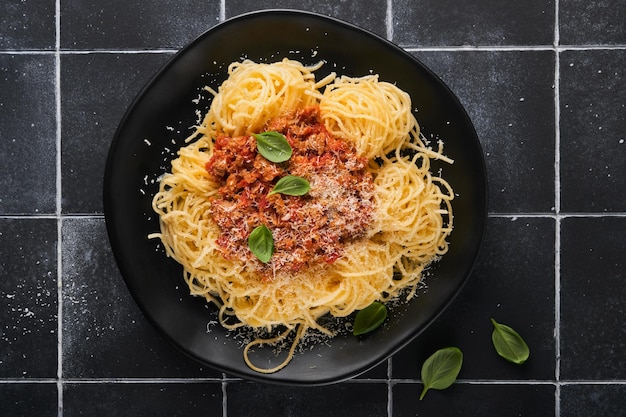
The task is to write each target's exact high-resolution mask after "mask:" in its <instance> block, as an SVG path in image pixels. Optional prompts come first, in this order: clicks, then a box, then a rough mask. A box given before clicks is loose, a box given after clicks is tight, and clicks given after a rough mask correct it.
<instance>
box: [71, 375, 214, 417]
mask: <svg viewBox="0 0 626 417" xmlns="http://www.w3.org/2000/svg"><path fill="white" fill-rule="evenodd" d="M85 399H88V400H87V401H86V400H85ZM63 405H64V407H63V415H64V416H65V417H75V416H89V417H110V416H129V417H130V416H171V417H190V416H191V417H193V416H211V415H221V414H219V411H220V410H221V408H222V390H221V388H220V385H219V384H210V383H201V382H194V383H189V384H184V383H154V384H143V383H109V384H66V385H65V387H64V390H63ZM215 410H217V411H218V412H216V411H215Z"/></svg>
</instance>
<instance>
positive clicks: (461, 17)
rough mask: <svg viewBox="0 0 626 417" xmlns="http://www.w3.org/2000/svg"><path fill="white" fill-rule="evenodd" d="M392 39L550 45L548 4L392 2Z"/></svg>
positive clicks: (442, 43)
mask: <svg viewBox="0 0 626 417" xmlns="http://www.w3.org/2000/svg"><path fill="white" fill-rule="evenodd" d="M393 18H394V19H393V41H394V42H395V43H397V44H400V45H402V46H460V45H472V46H477V45H551V44H552V43H553V39H554V2H553V1H532V0H523V1H517V2H502V1H499V0H474V1H465V2H458V1H455V0H418V1H415V0H394V1H393Z"/></svg>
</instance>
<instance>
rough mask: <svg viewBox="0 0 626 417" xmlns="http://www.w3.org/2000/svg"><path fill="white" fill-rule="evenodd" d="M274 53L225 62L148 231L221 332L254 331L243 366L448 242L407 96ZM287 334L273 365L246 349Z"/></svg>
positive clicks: (392, 283)
mask: <svg viewBox="0 0 626 417" xmlns="http://www.w3.org/2000/svg"><path fill="white" fill-rule="evenodd" d="M322 65H323V63H321V62H320V63H319V64H317V65H314V66H305V65H303V64H302V63H300V62H298V61H294V60H289V59H284V60H282V61H278V62H274V63H255V62H252V61H250V60H245V61H242V62H234V63H232V64H230V66H229V68H228V78H227V79H226V80H225V81H224V82H223V83H222V85H221V86H220V87H219V88H218V89H217V90H214V89H211V88H209V87H207V90H208V91H209V92H210V93H211V94H212V95H213V98H212V101H211V105H210V108H209V110H208V112H207V113H206V115H205V116H204V118H203V120H202V122H201V123H199V125H198V126H196V127H195V129H194V132H193V134H192V135H191V136H190V137H189V138H188V139H187V143H186V145H185V146H184V147H182V148H181V149H180V150H179V151H178V154H177V157H176V158H175V159H174V160H173V161H172V165H171V171H170V172H168V173H166V174H165V175H163V177H162V178H161V179H160V183H159V191H158V193H157V194H156V195H155V196H154V198H153V209H154V211H155V212H156V213H157V214H158V215H159V221H160V231H158V232H156V233H153V234H151V235H150V237H151V238H158V239H160V241H161V242H162V243H163V245H164V247H165V251H166V253H167V255H168V256H171V257H172V258H174V259H175V260H176V261H177V262H179V263H180V264H181V265H182V267H183V271H184V272H183V275H184V279H185V281H186V283H187V285H188V286H189V288H190V291H191V293H192V294H194V295H197V296H202V297H205V298H206V299H207V300H208V301H209V302H210V303H213V304H215V305H216V306H217V307H218V308H219V315H218V317H219V321H220V323H221V325H222V326H224V327H225V328H228V329H235V328H241V327H246V328H249V329H253V330H255V331H257V334H258V337H255V338H254V339H253V340H251V341H249V342H248V343H247V344H246V346H245V348H244V352H243V357H244V360H245V361H246V363H247V364H248V366H249V367H250V368H252V369H254V370H255V371H258V372H263V373H272V372H276V371H278V370H280V369H281V368H282V367H284V366H286V365H287V364H288V363H289V361H290V360H291V359H292V357H293V355H294V352H295V349H296V347H297V345H298V344H299V343H300V341H301V340H302V339H303V337H304V336H305V335H306V334H307V332H319V333H321V334H323V335H327V336H328V337H332V336H333V334H334V332H335V330H333V329H331V328H329V327H328V326H326V325H325V324H324V320H320V319H322V318H323V317H328V316H329V315H330V316H332V317H334V318H345V317H348V316H350V315H351V314H353V313H355V312H357V311H359V310H362V309H364V308H365V307H367V306H369V305H370V304H372V303H373V302H375V301H380V302H383V303H384V302H388V301H390V300H396V299H399V298H402V299H406V300H408V299H411V298H413V297H414V296H415V294H416V291H417V288H418V285H419V284H420V282H421V281H422V278H423V275H424V270H425V268H427V267H428V266H429V265H430V264H431V263H432V262H434V261H436V260H437V259H438V258H439V257H441V256H442V255H444V254H445V253H446V252H447V250H448V242H447V238H448V237H449V235H450V233H451V232H452V225H453V215H452V206H451V201H452V199H453V195H454V194H453V190H452V188H451V186H450V185H449V184H448V183H447V182H446V181H445V180H444V179H443V178H441V177H440V176H437V175H433V174H432V173H431V167H430V162H431V160H433V159H439V160H442V161H444V162H447V163H453V161H452V160H450V159H449V158H447V157H446V156H445V155H444V154H443V144H442V143H441V142H440V141H439V142H437V146H436V148H432V147H431V146H429V144H428V143H427V141H426V140H425V139H424V137H423V136H422V135H421V134H420V127H419V124H418V122H417V120H416V118H415V116H414V114H413V111H412V108H411V99H410V97H409V95H408V94H407V93H406V92H404V91H402V90H401V89H400V88H398V87H397V86H395V85H393V84H391V83H389V82H385V81H382V80H379V77H378V76H377V75H375V74H370V75H365V76H362V77H348V76H345V75H337V74H335V73H331V74H330V75H328V76H326V77H324V78H322V79H320V80H317V79H316V74H315V72H316V71H317V70H318V69H319V68H320V67H321V66H322ZM288 338H289V343H290V347H289V351H288V355H287V357H286V358H285V360H284V361H283V362H282V363H280V364H279V365H278V366H275V367H271V368H264V367H261V366H257V365H255V364H254V363H253V361H252V360H251V358H250V350H251V349H252V348H254V347H255V346H257V345H263V344H269V345H277V344H280V343H281V342H284V341H285V340H287V339H288Z"/></svg>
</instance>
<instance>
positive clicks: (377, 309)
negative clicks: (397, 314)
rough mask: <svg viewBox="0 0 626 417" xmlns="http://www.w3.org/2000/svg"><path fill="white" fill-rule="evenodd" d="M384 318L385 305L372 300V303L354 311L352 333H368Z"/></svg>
mask: <svg viewBox="0 0 626 417" xmlns="http://www.w3.org/2000/svg"><path fill="white" fill-rule="evenodd" d="M386 318H387V307H385V305H384V304H383V303H379V302H378V301H374V302H373V303H372V304H370V305H369V306H367V307H365V308H364V309H363V310H360V311H359V312H358V313H356V317H355V318H354V327H353V328H352V334H353V335H355V336H358V335H360V334H364V333H369V332H371V331H372V330H374V329H376V328H377V327H378V326H380V325H381V324H383V321H385V319H386Z"/></svg>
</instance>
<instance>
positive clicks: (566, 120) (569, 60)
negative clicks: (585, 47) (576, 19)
mask: <svg viewBox="0 0 626 417" xmlns="http://www.w3.org/2000/svg"><path fill="white" fill-rule="evenodd" d="M624 63H626V50H623V49H622V50H598V51H564V52H563V53H562V54H561V56H560V66H561V97H560V109H561V144H562V145H561V177H562V186H561V198H562V200H561V201H562V209H563V211H567V212H607V211H608V212H624V211H626V193H624V192H616V191H617V190H619V189H620V188H622V189H623V185H624V172H626V72H625V71H624Z"/></svg>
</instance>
